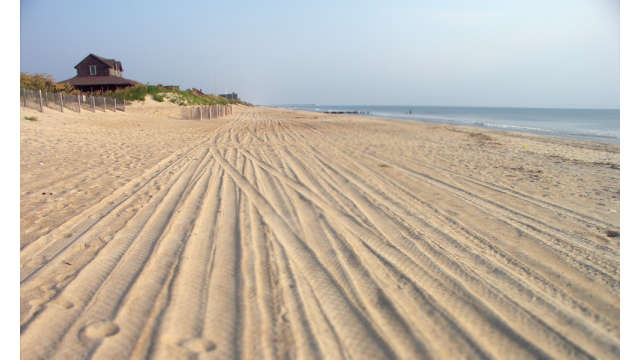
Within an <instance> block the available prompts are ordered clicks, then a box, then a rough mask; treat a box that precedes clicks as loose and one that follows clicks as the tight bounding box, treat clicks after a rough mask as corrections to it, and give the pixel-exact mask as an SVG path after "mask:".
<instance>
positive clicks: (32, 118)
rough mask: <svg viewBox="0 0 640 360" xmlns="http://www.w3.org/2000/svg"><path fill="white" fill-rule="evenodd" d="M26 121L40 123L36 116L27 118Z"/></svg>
mask: <svg viewBox="0 0 640 360" xmlns="http://www.w3.org/2000/svg"><path fill="white" fill-rule="evenodd" d="M24 119H25V120H29V121H38V118H37V117H35V116H25V117H24Z"/></svg>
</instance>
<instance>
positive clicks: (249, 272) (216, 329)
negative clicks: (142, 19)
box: [20, 107, 620, 360]
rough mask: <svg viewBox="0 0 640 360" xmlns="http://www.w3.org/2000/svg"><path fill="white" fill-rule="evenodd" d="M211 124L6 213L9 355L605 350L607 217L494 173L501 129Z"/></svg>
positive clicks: (294, 115) (454, 354) (498, 354)
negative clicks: (15, 320)
mask: <svg viewBox="0 0 640 360" xmlns="http://www.w3.org/2000/svg"><path fill="white" fill-rule="evenodd" d="M133 114H135V109H134V110H133ZM128 116H134V115H128ZM176 121H177V120H176ZM216 121H217V124H216V125H215V126H212V127H211V128H210V129H209V130H207V128H205V127H202V126H201V127H200V128H199V130H198V131H199V133H198V135H197V136H195V135H194V136H193V137H192V138H190V142H189V143H183V144H182V145H181V146H180V151H173V152H170V153H169V152H168V151H167V154H164V153H162V154H164V155H162V157H161V158H157V159H156V158H154V159H153V161H152V162H151V163H150V164H149V166H145V167H144V168H142V169H139V171H137V173H135V176H133V175H132V176H131V177H130V178H127V179H126V181H124V182H123V183H122V184H118V185H117V186H116V187H115V189H114V191H111V192H110V193H108V194H105V196H104V197H103V198H101V199H97V200H96V201H94V202H93V203H91V204H90V206H86V207H85V208H83V209H80V210H78V212H77V213H75V214H70V216H68V217H67V218H66V219H65V220H64V221H61V222H59V223H51V224H50V225H46V226H45V225H38V224H34V225H33V227H30V226H31V225H29V224H24V225H25V226H26V228H27V230H28V229H34V230H33V231H31V230H28V231H30V232H27V233H25V235H24V237H23V241H22V250H21V254H20V256H21V259H20V260H21V263H20V266H21V330H20V331H21V342H20V347H21V355H22V358H23V359H41V358H50V359H84V358H94V359H125V358H160V359H195V358H200V359H209V358H211V359H231V358H238V359H282V358H298V359H314V358H317V359H320V358H323V359H341V358H345V359H346V358H351V359H367V360H373V359H390V358H402V359H418V358H425V359H429V358H437V359H453V358H456V359H459V358H474V359H475V358H505V359H540V358H561V359H567V358H572V359H574V358H575V359H591V358H598V359H615V358H617V357H618V356H619V331H620V330H619V315H620V310H619V291H620V274H619V266H620V264H619V242H618V241H615V240H611V239H609V238H607V237H606V235H604V234H605V231H606V230H614V231H619V219H618V218H617V214H612V215H608V216H607V215H606V214H605V215H603V213H602V211H601V210H599V209H596V208H591V207H589V206H584V205H583V204H581V203H580V197H579V196H575V197H570V196H569V195H566V196H565V197H562V196H559V197H555V198H554V197H553V196H551V197H549V196H542V192H536V191H532V186H537V185H531V182H523V183H522V184H521V185H518V183H515V182H511V183H510V182H508V181H506V180H505V181H502V180H500V178H498V177H494V176H493V175H492V174H496V171H497V170H495V168H497V167H492V164H493V163H492V161H498V160H497V159H499V154H500V151H502V150H499V149H498V148H499V146H504V147H507V146H510V144H511V143H507V142H508V141H511V140H513V141H516V142H517V141H520V139H519V138H518V137H509V136H507V135H500V136H498V135H495V138H496V139H498V140H499V141H502V145H494V144H486V143H478V141H477V140H476V139H474V138H473V137H468V136H467V135H466V134H464V133H462V131H461V130H457V131H453V130H451V129H448V128H447V127H446V126H440V127H433V129H434V130H433V131H434V132H437V131H439V132H441V133H443V134H444V133H450V134H453V135H452V136H456V138H455V141H459V142H460V143H461V144H464V146H465V147H466V148H464V149H461V150H460V152H461V153H460V154H462V153H463V152H464V151H466V153H465V154H467V155H465V156H467V157H466V158H465V157H460V156H462V155H460V154H458V156H459V157H457V158H449V157H448V154H447V153H445V152H438V151H435V150H430V149H432V148H433V149H439V148H443V147H444V146H445V145H446V142H447V139H442V138H440V140H438V138H437V136H435V135H433V134H431V135H424V134H423V135H421V134H419V132H416V131H417V130H416V129H420V131H422V129H431V128H428V127H426V125H425V127H424V128H422V127H420V126H421V125H415V124H404V125H394V124H393V123H391V122H388V121H385V120H380V121H378V120H371V119H362V118H357V117H353V118H350V117H348V116H340V117H338V116H312V115H310V114H308V113H307V114H305V113H300V112H290V111H289V112H288V111H282V110H275V109H267V108H243V107H238V109H235V108H234V112H233V115H231V116H228V117H227V118H225V119H220V120H216ZM29 126H31V125H29ZM394 131H395V132H397V133H394ZM501 136H502V137H501ZM514 139H515V140H514ZM536 139H537V140H536ZM105 141H109V140H105ZM430 141H432V142H430ZM438 141H440V142H438ZM451 141H454V140H451ZM526 141H529V142H535V141H538V143H540V144H543V143H545V141H546V140H544V139H542V138H536V137H533V136H531V137H529V138H527V140H526ZM552 145H553V146H567V147H569V146H570V145H566V144H562V143H557V144H556V143H552ZM461 146H462V145H461ZM473 146H476V147H477V149H476V150H474V149H471V147H473ZM513 148H516V149H517V147H516V146H513ZM529 148H535V145H530V146H529ZM583 150H584V151H585V152H588V151H592V152H593V154H595V155H594V156H596V155H597V153H598V151H600V150H599V149H598V148H594V149H587V148H585V149H583ZM580 151H582V150H580ZM157 154H160V153H157ZM494 157H495V158H494ZM479 158H482V159H483V160H482V161H483V162H482V164H485V165H486V166H485V168H484V170H483V169H471V170H470V169H469V164H472V163H473V162H474V161H478V160H477V159H479ZM519 159H521V160H522V161H523V164H524V166H525V167H526V166H533V165H532V164H533V163H530V162H526V161H528V160H526V159H527V158H526V157H522V158H519ZM514 161H515V160H514ZM532 161H533V160H532ZM618 161H619V160H618ZM594 163H595V162H594ZM496 164H497V163H496ZM558 166H574V167H576V169H577V170H576V171H577V174H578V173H579V171H583V170H584V169H583V168H580V166H587V165H585V164H582V163H575V162H574V163H571V164H565V165H562V164H560V165H558ZM589 166H592V165H589ZM503 167H504V166H503ZM504 168H505V169H507V170H508V169H512V171H516V170H517V169H518V168H517V167H516V166H513V167H511V168H508V167H504ZM492 169H493V170H492ZM513 169H516V170H513ZM581 169H583V170H581ZM90 170H91V169H87V170H85V171H78V173H76V174H71V175H68V174H65V175H64V177H62V178H60V177H58V178H57V177H55V176H52V177H51V178H50V179H44V178H43V179H34V180H31V181H30V182H29V183H28V184H26V187H28V188H30V189H34V190H33V191H35V192H38V191H39V190H37V189H40V188H45V187H48V188H51V187H56V186H69V187H71V188H73V187H76V186H80V185H79V184H85V183H91V182H92V181H97V179H101V178H100V175H99V174H96V173H94V172H93V171H90ZM610 170H611V171H616V170H613V169H610ZM474 171H477V172H478V174H477V175H475V174H474ZM483 171H486V173H484V172H483ZM492 171H493V172H492ZM605 171H609V170H602V169H600V170H597V171H595V172H593V173H591V174H588V170H584V177H583V178H584V181H585V182H587V184H590V182H593V183H596V184H600V182H603V181H605V180H602V179H604V178H605V175H602V174H605ZM131 174H134V172H132V173H131ZM612 174H613V175H612ZM615 174H616V173H609V172H606V175H607V176H609V177H612V179H613V180H611V179H610V180H609V182H610V183H611V184H615V181H616V179H615V176H616V175H615ZM589 176H591V177H589ZM618 176H619V175H618ZM523 181H524V180H523ZM532 181H533V180H532ZM550 181H552V180H550ZM63 184H65V185H63ZM538 184H539V183H538ZM540 186H541V185H540ZM549 186H551V185H549ZM558 186H560V185H558ZM42 191H44V190H42ZM558 191H560V190H558ZM24 196H27V195H24ZM585 201H586V200H585ZM586 204H587V205H589V204H591V203H586ZM612 204H613V205H611V206H617V203H614V202H612ZM38 206H48V205H46V204H44V205H38ZM37 209H38V207H37V206H30V207H28V208H26V209H24V212H25V214H27V213H28V212H30V211H37ZM47 226H49V227H47Z"/></svg>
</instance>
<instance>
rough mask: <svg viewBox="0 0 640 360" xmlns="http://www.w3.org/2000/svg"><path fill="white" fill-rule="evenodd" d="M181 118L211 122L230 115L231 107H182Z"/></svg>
mask: <svg viewBox="0 0 640 360" xmlns="http://www.w3.org/2000/svg"><path fill="white" fill-rule="evenodd" d="M181 110H182V118H183V119H187V120H211V119H215V118H219V117H223V116H227V115H231V114H232V112H233V108H232V107H231V105H207V106H189V107H183V108H182V109H181Z"/></svg>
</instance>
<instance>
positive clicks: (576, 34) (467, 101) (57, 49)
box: [20, 0, 620, 108]
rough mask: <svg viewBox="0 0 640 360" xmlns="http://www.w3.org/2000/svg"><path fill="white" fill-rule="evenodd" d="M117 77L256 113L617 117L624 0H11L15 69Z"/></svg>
mask: <svg viewBox="0 0 640 360" xmlns="http://www.w3.org/2000/svg"><path fill="white" fill-rule="evenodd" d="M89 53H94V54H96V55H99V56H103V57H106V58H115V59H116V60H119V61H121V62H122V64H123V67H124V72H123V76H124V77H126V78H128V79H133V80H137V81H139V82H142V83H148V84H165V85H180V87H181V88H182V89H186V88H198V89H202V90H203V91H205V92H207V93H226V92H230V91H235V92H237V93H238V94H239V96H240V98H242V99H243V100H246V101H249V102H251V103H253V104H263V105H274V104H331V105H355V104H363V105H435V106H437V105H442V106H509V107H552V108H554V107H565V108H619V103H620V90H619V89H620V24H619V2H618V1H612V0H561V1H558V0H554V1H547V0H539V1H497V0H486V1H459V0H451V1H428V0H422V1H393V2H392V1H376V0H372V1H331V0H327V1H317V2H316V1H314V2H312V1H304V2H294V1H278V0H273V1H238V2H236V1H224V2H214V1H188V2H184V3H183V5H179V2H176V1H172V2H165V1H161V0H155V1H131V0H130V1H109V2H96V1H86V0H83V1H64V0H60V1H40V0H33V1H28V0H26V1H25V0H23V1H21V2H20V71H21V72H26V73H30V74H33V73H45V74H50V75H52V76H53V77H54V79H55V80H56V81H61V80H66V79H68V78H71V77H73V76H75V69H74V66H75V65H76V64H77V63H79V62H80V61H81V60H82V59H83V58H84V57H85V56H87V55H88V54H89Z"/></svg>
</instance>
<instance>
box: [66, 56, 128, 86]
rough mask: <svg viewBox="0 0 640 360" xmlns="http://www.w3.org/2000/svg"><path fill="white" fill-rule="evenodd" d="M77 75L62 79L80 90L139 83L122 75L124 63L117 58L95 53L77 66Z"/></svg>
mask: <svg viewBox="0 0 640 360" xmlns="http://www.w3.org/2000/svg"><path fill="white" fill-rule="evenodd" d="M75 69H76V71H77V74H76V76H74V77H72V78H71V79H68V80H64V81H61V83H68V84H71V85H73V87H75V88H76V89H79V90H80V91H87V92H92V91H107V90H116V89H119V88H123V87H127V86H135V85H138V84H139V83H138V82H137V81H135V80H129V79H125V78H123V77H122V72H123V71H124V69H123V68H122V63H121V62H120V61H117V60H115V59H107V58H103V57H102V56H98V55H95V54H89V55H88V56H87V57H85V58H84V59H83V60H82V61H80V63H78V65H76V66H75Z"/></svg>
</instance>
